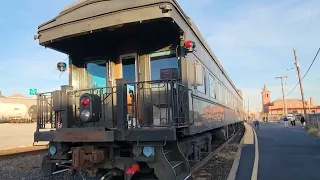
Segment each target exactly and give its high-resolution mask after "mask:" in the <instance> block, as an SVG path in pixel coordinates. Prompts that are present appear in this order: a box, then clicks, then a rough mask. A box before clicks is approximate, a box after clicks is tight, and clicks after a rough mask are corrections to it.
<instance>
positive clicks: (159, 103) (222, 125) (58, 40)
mask: <svg viewBox="0 0 320 180" xmlns="http://www.w3.org/2000/svg"><path fill="white" fill-rule="evenodd" d="M35 39H39V43H40V45H42V46H45V47H48V48H51V49H54V50H57V51H60V52H63V53H66V54H68V55H69V69H68V70H69V85H66V86H61V90H57V91H53V92H50V93H41V94H38V118H37V129H36V132H35V133H34V141H35V142H38V141H49V142H50V144H49V152H48V155H47V156H45V157H44V160H43V164H42V169H43V172H44V174H46V175H51V174H52V173H53V172H54V171H56V170H57V167H69V168H73V169H75V170H80V171H84V170H85V171H88V172H91V173H92V174H94V175H97V176H98V175H99V174H100V173H102V174H101V175H104V176H105V177H106V176H115V175H118V176H120V175H123V176H124V178H126V179H131V178H134V177H144V176H150V175H151V176H153V177H155V178H157V179H163V180H164V179H166V180H167V179H186V178H188V177H190V163H189V162H190V161H193V162H197V161H199V160H200V159H201V157H200V155H201V153H202V152H208V151H210V147H211V144H212V142H213V141H214V140H215V139H217V138H221V137H223V138H228V137H229V134H230V133H234V132H235V131H236V129H237V128H238V126H239V123H241V122H242V119H243V116H242V97H241V91H240V90H238V89H237V88H236V87H235V85H234V84H233V83H232V81H231V79H230V78H229V77H228V75H227V73H226V72H225V70H224V69H223V67H222V66H221V64H220V63H219V61H218V59H217V58H216V56H215V55H214V54H213V52H212V51H211V50H210V47H209V46H208V45H207V43H206V41H205V40H204V39H203V37H202V36H201V34H200V32H199V31H198V29H197V28H196V26H195V24H194V23H193V22H192V21H191V19H190V18H189V17H188V16H187V15H186V14H185V13H184V12H183V11H182V9H181V8H180V6H179V5H178V3H177V2H176V1H175V0H130V1H128V0H82V1H78V2H76V3H74V4H72V5H70V6H68V7H66V8H65V9H63V10H62V11H61V12H60V14H59V15H58V16H57V17H55V18H54V19H52V20H50V21H48V22H46V23H44V24H42V25H40V26H39V30H38V35H35ZM47 104H50V108H48V106H47ZM43 107H44V108H43ZM47 123H51V125H49V126H50V127H49V129H51V131H47V130H45V129H47V126H48V125H47V126H46V124H47Z"/></svg>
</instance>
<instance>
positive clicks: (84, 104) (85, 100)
mask: <svg viewBox="0 0 320 180" xmlns="http://www.w3.org/2000/svg"><path fill="white" fill-rule="evenodd" d="M89 104H90V99H89V98H88V97H83V98H82V99H81V105H82V106H88V105H89Z"/></svg>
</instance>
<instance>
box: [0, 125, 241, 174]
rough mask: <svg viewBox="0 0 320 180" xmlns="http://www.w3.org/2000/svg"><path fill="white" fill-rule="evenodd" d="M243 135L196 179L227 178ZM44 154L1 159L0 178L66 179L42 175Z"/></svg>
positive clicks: (220, 153) (233, 141)
mask: <svg viewBox="0 0 320 180" xmlns="http://www.w3.org/2000/svg"><path fill="white" fill-rule="evenodd" d="M242 136H243V131H241V132H240V133H238V135H237V137H235V138H234V139H233V140H232V142H231V143H230V144H229V145H227V146H226V147H225V148H224V149H223V150H221V151H220V152H219V153H218V154H217V155H216V156H215V157H214V158H212V159H211V160H210V161H209V162H207V163H206V164H205V165H204V166H203V167H201V168H200V169H199V170H198V171H197V172H195V173H194V174H193V179H194V180H210V179H215V180H226V179H227V177H228V175H229V172H230V169H231V167H232V164H233V161H234V159H235V156H236V152H237V150H238V147H239V142H240V140H241V138H242ZM43 156H44V154H42V155H33V156H27V157H19V158H15V159H10V160H2V161H0V179H1V180H2V179H3V180H9V179H15V180H38V179H39V180H49V179H50V180H61V179H65V177H66V174H67V173H66V172H63V173H59V174H57V175H54V176H52V177H51V178H48V177H47V178H46V177H44V176H43V175H42V172H41V170H40V167H41V162H42V157H43ZM84 177H85V179H86V180H94V179H97V178H91V177H88V176H84ZM68 179H82V177H81V175H80V174H79V173H77V174H76V175H74V176H72V178H70V177H69V178H68Z"/></svg>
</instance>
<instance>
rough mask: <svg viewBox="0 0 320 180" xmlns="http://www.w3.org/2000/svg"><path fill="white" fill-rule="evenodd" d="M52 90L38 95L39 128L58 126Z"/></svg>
mask: <svg viewBox="0 0 320 180" xmlns="http://www.w3.org/2000/svg"><path fill="white" fill-rule="evenodd" d="M52 98H53V96H52V92H46V93H41V94H38V95H37V129H46V128H47V127H46V125H50V128H56V125H57V124H56V122H55V121H54V119H55V112H54V111H53V110H52Z"/></svg>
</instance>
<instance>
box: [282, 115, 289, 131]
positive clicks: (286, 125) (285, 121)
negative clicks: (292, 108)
mask: <svg viewBox="0 0 320 180" xmlns="http://www.w3.org/2000/svg"><path fill="white" fill-rule="evenodd" d="M283 121H284V127H286V128H287V127H288V118H287V116H284V118H283Z"/></svg>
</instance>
